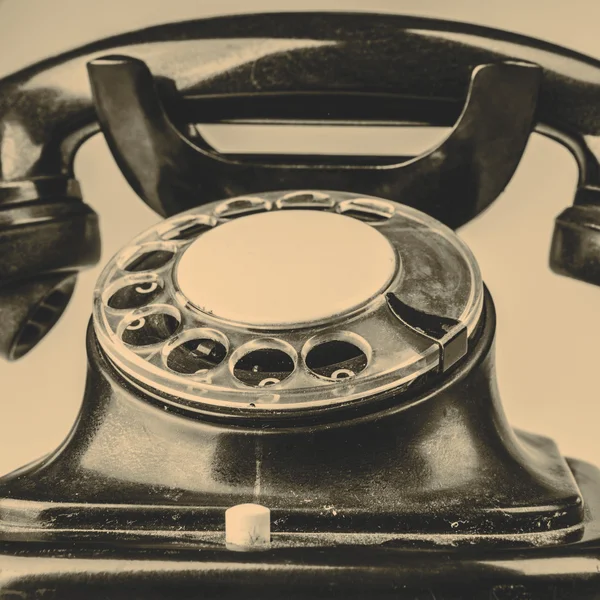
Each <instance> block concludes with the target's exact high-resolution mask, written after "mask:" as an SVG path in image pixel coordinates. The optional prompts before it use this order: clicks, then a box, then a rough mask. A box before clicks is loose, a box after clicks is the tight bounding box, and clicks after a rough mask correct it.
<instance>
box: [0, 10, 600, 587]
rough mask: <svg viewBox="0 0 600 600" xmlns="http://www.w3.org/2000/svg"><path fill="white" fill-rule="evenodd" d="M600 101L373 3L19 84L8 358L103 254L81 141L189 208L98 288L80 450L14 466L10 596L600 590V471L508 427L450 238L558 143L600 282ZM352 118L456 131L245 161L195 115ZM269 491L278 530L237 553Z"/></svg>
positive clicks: (157, 201)
mask: <svg viewBox="0 0 600 600" xmlns="http://www.w3.org/2000/svg"><path fill="white" fill-rule="evenodd" d="M209 60H210V61H211V62H210V64H211V68H210V69H202V68H201V66H202V65H203V64H204V63H206V62H208V61H209ZM215 65H216V66H215ZM599 88H600V63H597V62H596V61H594V60H592V59H590V58H587V57H585V56H582V55H579V54H577V53H574V52H571V51H568V50H565V49H562V48H559V47H556V46H552V45H550V44H546V43H542V42H539V41H536V40H532V39H529V38H525V37H522V36H517V35H513V34H507V33H504V32H500V31H494V30H490V29H485V28H480V27H475V26H469V25H463V24H460V23H450V22H443V21H433V20H427V19H415V18H409V17H400V16H391V15H385V16H383V15H376V14H360V15H359V14H351V13H347V14H346V13H298V14H254V15H243V16H232V17H223V18H216V19H206V20H198V21H190V22H182V23H177V24H170V25H164V26H160V27H154V28H150V29H146V30H142V31H138V32H133V33H130V34H125V35H120V36H116V37H113V38H110V39H107V40H104V41H101V42H97V43H94V44H91V45H89V46H86V47H84V48H81V49H79V50H75V51H71V52H68V53H66V54H64V55H61V56H58V57H56V58H53V59H49V60H47V61H44V62H42V63H39V64H38V65H34V66H33V67H30V68H27V69H24V70H23V71H20V72H18V73H16V74H13V75H11V76H9V77H6V78H5V79H3V80H2V81H0V121H1V122H2V125H3V127H2V129H1V131H2V138H1V139H0V148H2V149H3V150H2V151H1V153H0V177H1V181H0V209H1V211H0V216H1V218H2V228H1V229H0V246H2V253H1V255H2V257H3V259H2V261H0V283H1V286H0V309H1V311H2V316H3V323H4V325H3V328H2V329H1V330H0V353H1V354H2V355H3V356H4V357H5V358H7V359H8V360H16V359H20V358H21V357H23V356H25V355H26V354H27V352H28V351H29V350H30V349H31V348H32V347H34V346H35V345H36V344H37V343H38V342H39V341H40V340H41V339H42V338H43V337H45V335H46V334H47V333H48V332H49V331H50V329H51V328H52V326H53V325H54V324H55V323H56V322H57V320H58V319H59V318H60V316H61V314H62V311H63V310H64V308H65V307H66V305H67V303H68V302H69V298H70V296H71V294H72V293H73V289H74V286H75V282H76V279H77V276H78V273H79V272H80V271H81V270H83V269H85V268H87V267H89V266H91V265H93V264H95V263H96V262H97V261H98V259H99V253H100V239H99V233H98V223H97V218H96V215H95V213H94V211H93V210H92V209H91V208H90V207H89V206H88V205H87V204H85V203H84V201H83V200H82V196H81V189H80V187H79V184H78V182H77V181H76V179H75V177H74V174H73V160H74V156H75V154H76V152H77V150H78V149H79V147H80V146H81V144H82V143H83V142H84V141H85V140H87V139H88V138H89V137H90V136H92V135H94V134H95V133H97V132H99V131H101V132H102V134H103V135H104V136H105V138H106V140H107V143H108V145H109V148H110V150H111V152H112V153H113V156H114V158H115V161H116V163H117V164H118V166H119V168H120V169H121V171H122V172H123V174H124V176H125V178H126V179H127V181H128V183H129V184H130V185H131V187H132V188H133V190H134V191H135V192H136V193H137V195H138V196H139V197H140V198H141V199H142V200H143V201H144V202H145V203H146V204H147V205H148V206H149V207H150V208H151V209H152V210H154V211H155V212H156V213H158V214H159V215H161V216H163V217H165V218H166V220H165V221H164V222H160V223H159V224H158V225H155V226H154V227H152V228H150V229H148V230H147V231H145V232H141V233H140V235H139V236H138V237H136V238H135V239H134V240H133V241H132V242H131V243H130V244H128V245H127V247H125V248H124V249H123V250H122V251H120V252H119V253H117V255H116V256H115V257H113V258H112V259H111V260H110V261H109V263H108V264H107V266H106V267H105V269H104V271H103V272H102V275H101V276H100V278H99V280H98V283H97V286H96V291H95V294H94V303H93V304H94V307H93V317H92V319H91V321H90V326H89V328H88V334H87V355H88V379H87V386H86V391H85V397H84V401H83V405H82V409H81V413H80V415H79V417H78V420H77V423H76V424H75V426H74V428H73V430H72V432H71V434H70V435H69V437H68V438H67V440H65V442H64V444H63V445H62V446H61V447H60V448H59V449H57V450H56V452H54V453H52V454H51V455H49V456H47V457H44V458H42V459H40V460H39V461H36V462H35V463H33V464H31V465H28V466H26V467H23V468H22V469H19V470H18V471H16V472H14V473H12V474H10V475H8V476H6V477H4V478H3V479H2V480H0V544H1V546H0V552H1V553H2V554H1V555H0V560H1V561H2V562H1V563H0V564H3V565H7V566H5V567H3V568H4V572H5V573H6V575H4V573H2V571H0V573H2V577H4V578H5V580H4V581H3V580H2V579H0V584H1V585H3V586H4V589H5V590H6V594H21V595H24V596H25V597H28V596H31V597H35V594H36V593H38V591H39V590H40V589H44V590H45V592H44V593H46V594H47V595H48V597H65V596H69V595H71V596H75V595H77V594H81V593H83V590H85V594H86V596H88V597H102V595H103V594H104V595H106V593H110V594H111V597H112V596H114V597H132V593H136V594H138V595H140V597H142V596H144V597H147V596H148V594H149V593H152V594H154V595H155V596H156V597H169V596H170V595H172V594H173V593H174V591H175V590H176V591H177V594H178V595H179V596H182V597H195V595H197V593H198V592H199V591H201V592H202V595H203V596H204V597H212V596H215V597H216V596H221V597H222V596H228V595H230V596H232V597H233V596H234V595H236V596H237V595H239V593H240V590H244V591H245V593H258V592H260V593H261V594H262V595H272V596H275V595H278V596H280V595H282V593H285V595H287V596H290V597H298V598H300V597H314V596H315V595H319V594H320V595H322V596H327V595H329V596H335V595H340V596H345V597H348V596H350V597H353V595H356V596H361V597H364V596H365V595H369V596H372V597H392V596H393V597H415V595H417V596H418V595H419V594H421V595H422V596H423V597H442V598H443V597H457V596H461V595H468V597H482V598H499V597H508V598H510V597H515V598H518V597H526V596H524V595H526V594H538V595H540V596H542V597H544V594H545V595H546V596H548V595H549V597H552V594H554V596H555V597H556V595H557V594H562V595H563V596H562V597H579V598H583V597H590V598H591V597H595V596H596V595H597V593H598V591H599V589H600V581H599V577H598V568H597V567H598V564H599V560H600V557H599V546H600V525H599V519H600V516H599V513H600V474H599V473H598V470H597V469H596V468H595V467H593V466H591V465H589V464H587V463H584V462H582V461H578V460H575V459H565V458H564V457H563V456H561V454H560V453H559V451H558V449H557V447H556V445H555V444H554V443H553V442H552V441H551V440H549V439H547V438H544V437H542V436H538V435H533V434H528V433H524V432H520V431H514V430H513V429H512V428H511V427H510V426H509V424H508V423H507V421H506V418H505V416H504V414H503V411H502V408H501V403H500V398H499V394H498V391H497V386H496V382H495V375H494V356H493V343H494V331H495V314H494V306H493V301H492V298H491V295H490V294H489V292H488V291H487V289H486V288H485V285H484V283H483V281H482V279H481V275H480V273H479V270H478V266H477V262H476V260H475V258H474V257H473V255H472V253H471V252H470V250H469V249H468V248H467V247H466V245H465V244H464V243H463V242H462V241H461V240H460V239H459V238H458V237H457V236H456V235H455V234H454V232H453V230H454V229H456V228H457V227H460V226H461V225H463V224H465V223H467V222H469V221H470V220H472V219H473V218H475V217H477V216H478V215H479V214H481V213H482V212H484V211H485V209H486V208H487V207H488V206H490V204H491V203H492V202H493V201H494V200H495V199H496V198H497V197H498V195H500V194H501V192H502V191H503V189H504V188H505V186H506V185H507V184H508V182H509V181H510V179H511V177H512V175H513V174H514V171H515V169H516V168H517V165H518V164H519V160H520V158H521V156H522V153H523V151H524V149H525V145H526V144H527V141H528V139H529V136H530V134H531V133H532V132H533V131H536V132H538V133H541V134H543V135H545V136H547V137H549V138H551V139H553V140H555V141H557V142H559V143H561V144H562V145H564V146H566V147H567V148H568V149H569V150H570V151H571V152H572V154H573V156H574V157H575V159H576V161H577V164H578V167H579V175H580V177H579V182H578V186H577V190H576V194H575V200H574V204H573V205H572V206H571V207H569V208H566V209H565V210H564V212H563V213H561V214H560V215H559V216H558V217H557V220H556V227H555V233H554V236H553V239H552V246H551V253H550V264H551V266H552V268H553V270H555V271H556V272H557V273H560V274H562V275H567V276H570V277H573V278H575V279H578V280H581V281H585V282H587V283H590V284H594V285H599V284H600V242H599V239H600V238H599V235H600V234H599V233H598V232H599V230H600V204H599V194H600V188H599V182H598V176H599V173H600V165H599V164H598V155H597V152H598V147H599V146H598V145H597V139H596V138H597V136H598V132H599V130H600V113H599V110H600V109H598V107H597V103H596V102H595V100H596V98H597V97H598V93H599ZM332 121H333V122H338V123H340V122H343V123H348V124H356V125H359V124H364V123H381V122H385V123H390V124H399V123H406V122H409V123H413V124H416V125H418V124H421V125H422V124H426V125H429V126H439V127H451V128H452V129H451V131H450V133H449V134H448V136H447V137H446V138H445V139H444V140H443V141H442V142H441V143H439V144H438V145H437V146H435V147H434V148H433V149H431V150H430V151H428V152H425V153H423V154H422V155H420V156H417V157H404V156H400V157H373V156H369V157H365V156H358V157H349V156H336V157H323V156H319V155H315V156H306V155H296V156H294V155H286V156H279V155H253V156H241V155H232V154H228V155H225V154H222V153H219V152H218V151H216V150H215V149H214V148H213V147H212V146H211V145H210V144H209V143H208V142H207V141H206V140H205V139H204V137H203V136H202V134H201V132H200V131H199V130H198V129H197V128H196V127H195V126H194V124H195V123H223V122H225V123H227V122H235V123H273V122H275V123H276V122H280V123H281V122H286V123H290V122H293V123H298V124H301V123H315V122H317V123H325V122H332ZM299 248H300V249H301V251H298V249H299ZM236 249H238V251H237V252H236V251H235V250H236ZM242 249H247V250H248V252H242V251H241V250H242ZM48 343H51V342H50V341H49V342H48ZM24 360H26V359H24ZM246 504H251V505H252V506H256V505H261V506H263V508H264V507H266V508H267V509H269V514H270V516H269V517H268V528H269V529H270V534H269V535H268V541H265V540H263V539H262V537H261V536H258V535H256V536H254V538H253V537H252V535H250V534H249V538H248V540H249V541H247V546H246V547H243V548H237V550H240V549H241V550H242V551H238V552H236V551H234V550H233V549H232V547H231V544H228V543H227V533H226V531H225V512H226V511H227V510H228V509H231V508H236V507H239V506H243V505H246ZM261 514H264V513H261ZM258 538H261V539H260V543H258V542H257V539H258ZM263 542H264V543H263ZM133 590H135V592H133ZM3 593H4V592H3ZM94 594H96V596H94ZM427 594H429V596H428V595H427ZM569 594H571V596H569ZM9 597H10V596H9ZM418 597H420V596H418ZM558 597H561V596H560V595H559V596H558Z"/></svg>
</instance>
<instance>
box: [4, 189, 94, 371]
mask: <svg viewBox="0 0 600 600" xmlns="http://www.w3.org/2000/svg"><path fill="white" fill-rule="evenodd" d="M99 258H100V233H99V230H98V219H97V216H96V213H95V212H94V211H93V210H92V209H91V208H90V207H89V206H87V205H86V204H84V203H83V202H82V200H81V197H80V194H79V186H78V185H77V183H76V182H75V181H74V180H69V179H67V178H62V179H56V180H53V179H51V178H41V179H40V180H38V181H36V182H35V183H34V182H32V181H14V182H12V181H11V182H0V313H1V314H2V327H1V328H0V356H2V357H3V358H6V359H8V360H16V359H19V358H21V357H22V356H24V355H25V354H27V352H29V351H30V350H31V349H32V348H33V347H35V346H36V345H37V343H38V342H40V341H41V340H42V338H43V337H44V336H45V335H46V334H47V333H48V332H49V331H50V329H51V328H52V327H53V326H54V325H55V323H56V322H57V321H58V319H59V318H60V316H61V315H62V313H63V311H64V310H65V308H66V306H67V304H68V303H69V300H70V298H71V295H72V293H73V290H74V288H75V284H76V281H77V274H78V272H79V271H80V270H82V269H85V268H86V267H89V266H91V265H93V264H95V263H96V262H97V261H98V260H99Z"/></svg>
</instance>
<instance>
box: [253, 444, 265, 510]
mask: <svg viewBox="0 0 600 600" xmlns="http://www.w3.org/2000/svg"><path fill="white" fill-rule="evenodd" d="M254 457H255V463H256V473H255V476H254V501H255V502H256V503H257V504H258V499H259V498H260V486H261V474H262V459H263V447H262V443H261V441H260V439H257V440H256V442H255V443H254Z"/></svg>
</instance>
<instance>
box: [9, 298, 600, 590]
mask: <svg viewBox="0 0 600 600" xmlns="http://www.w3.org/2000/svg"><path fill="white" fill-rule="evenodd" d="M494 329H495V319H494V312H493V306H492V303H491V299H490V298H489V296H487V299H486V311H485V322H484V323H483V324H482V329H481V331H480V333H479V335H478V336H477V337H476V340H475V341H474V343H473V345H472V347H471V348H470V352H469V354H468V356H467V357H466V358H465V360H464V361H462V362H461V363H459V364H458V365H457V366H456V367H455V368H454V369H452V370H451V371H449V372H448V373H446V374H445V375H443V376H441V377H439V378H438V379H437V380H432V381H430V382H429V384H428V386H427V387H426V388H425V389H424V390H422V391H421V392H415V393H414V394H411V393H410V392H409V393H406V392H405V393H404V394H403V395H401V396H398V397H395V396H393V395H391V396H387V397H379V398H375V399H373V400H370V401H366V402H363V403H361V404H359V405H358V406H346V407H344V408H342V409H341V410H340V409H338V410H336V412H335V415H334V416H332V415H329V416H327V411H325V413H324V414H323V412H322V411H315V412H313V413H312V414H310V413H309V414H302V415H296V416H295V417H294V418H292V419H291V420H286V419H283V420H281V419H279V420H277V421H273V422H271V423H270V424H269V421H268V420H266V419H264V418H260V417H254V416H252V414H251V413H248V412H247V411H246V412H243V413H242V412H241V413H240V415H239V418H238V419H237V420H233V421H231V420H230V419H229V420H227V419H226V420H223V419H222V418H221V417H220V416H219V415H218V414H214V413H213V414H209V411H208V410H207V411H206V413H205V414H200V413H199V412H197V411H190V412H183V413H181V412H176V413H174V412H172V409H171V408H170V407H169V405H168V404H165V403H164V401H163V400H162V399H161V397H159V396H156V395H155V394H152V393H150V392H144V391H142V390H140V389H136V388H135V387H133V386H132V385H131V384H129V383H127V382H126V381H125V380H124V379H123V377H122V376H121V375H120V374H119V373H118V372H117V371H116V370H115V368H114V367H113V366H111V365H110V364H109V363H108V362H107V359H106V358H105V357H104V356H103V355H102V352H101V351H100V349H99V347H98V344H97V341H96V339H95V336H94V334H93V330H92V329H90V330H89V333H88V353H89V372H88V383H87V389H86V395H85V399H84V404H83V407H82V411H81V414H80V416H79V418H78V420H77V423H76V425H75V427H74V429H73V431H72V432H71V434H70V436H69V438H68V439H67V440H66V442H65V443H64V444H63V446H62V447H61V448H59V449H58V450H57V451H56V452H55V453H54V454H53V455H51V456H48V457H46V458H44V459H42V460H41V461H39V462H38V463H36V464H33V465H30V466H28V467H24V468H23V469H21V470H19V471H17V472H15V473H14V474H13V475H11V476H9V477H7V478H4V479H3V480H2V482H1V483H0V497H1V499H0V514H1V515H2V519H1V521H0V539H1V540H2V542H1V544H0V552H3V553H4V555H3V556H2V555H1V554H0V556H2V560H3V561H7V562H3V563H2V564H6V565H8V566H9V568H10V572H11V573H12V574H13V575H12V577H13V582H12V583H11V585H10V586H7V587H8V589H14V590H22V591H23V590H27V589H31V587H32V586H33V585H34V584H35V583H36V582H37V584H38V585H39V584H40V581H41V582H43V585H44V586H46V587H49V588H50V589H55V590H64V591H65V593H67V592H68V593H70V594H74V593H77V591H78V590H80V589H81V588H80V586H81V585H82V582H83V581H84V580H85V581H88V582H89V581H90V580H91V581H93V582H94V583H95V585H96V586H97V587H95V588H94V589H90V592H89V593H96V591H97V589H98V588H99V589H104V590H105V591H106V590H110V593H111V597H117V598H119V597H125V595H126V594H127V593H130V589H131V586H134V585H136V586H137V585H141V586H142V588H141V589H144V586H147V585H149V584H150V583H152V585H153V586H158V589H159V590H160V589H162V590H163V591H155V594H156V595H155V597H157V598H162V597H169V595H168V594H167V592H166V590H168V593H169V594H173V593H175V592H176V591H177V592H179V591H182V593H185V589H186V586H187V584H188V582H189V580H188V579H187V577H184V576H183V571H186V572H190V573H192V572H193V573H194V575H193V576H192V581H194V582H195V584H196V585H201V586H202V587H201V589H202V593H203V596H206V595H207V596H208V597H210V594H211V593H213V591H212V590H214V589H215V586H217V585H223V582H224V581H225V580H227V581H228V582H229V583H228V585H226V586H225V588H226V590H227V592H226V593H227V594H233V593H238V594H239V593H241V591H242V590H243V589H252V586H253V585H255V584H256V582H257V581H259V580H260V581H261V585H262V586H264V587H263V595H265V596H266V597H274V596H275V595H277V594H280V593H281V592H282V589H283V588H282V586H287V587H288V591H289V593H287V594H286V596H287V595H290V596H291V597H314V596H312V595H311V594H313V593H317V592H319V590H320V592H319V593H325V592H326V591H327V592H328V593H332V592H340V593H341V591H342V590H347V588H346V587H345V584H344V583H342V582H343V581H345V582H346V583H348V581H354V582H355V584H354V585H358V582H360V591H361V593H362V594H363V597H364V594H367V593H368V594H369V595H370V596H369V597H384V598H387V597H389V596H387V595H386V594H390V593H392V592H393V591H395V592H396V593H398V594H400V592H401V591H402V590H404V592H403V593H408V592H409V591H411V593H412V592H415V591H419V590H422V589H423V588H424V589H427V590H436V589H438V588H439V590H440V597H446V596H444V595H443V594H444V593H448V591H449V590H452V589H453V588H456V589H458V590H462V591H461V593H465V585H466V584H467V582H466V581H465V580H464V578H465V577H467V576H468V577H469V578H473V579H475V581H471V580H469V582H468V590H469V594H470V595H469V596H468V597H477V596H475V595H473V594H475V593H478V590H479V589H480V588H481V589H482V590H487V592H486V593H491V590H492V589H494V588H497V590H501V589H502V586H504V587H505V588H506V586H508V587H509V588H511V586H513V587H514V586H517V587H516V588H514V589H517V590H518V586H522V587H524V588H525V589H536V586H542V587H544V589H546V588H548V589H550V588H552V589H553V586H555V585H557V584H560V585H564V584H565V582H566V583H567V584H568V587H570V588H571V589H573V587H574V586H576V589H578V590H579V591H581V593H583V592H584V591H585V589H586V586H590V585H591V584H594V585H596V584H597V578H598V571H597V565H598V564H600V559H598V550H599V549H600V526H599V523H600V521H599V519H600V513H599V512H598V504H599V503H600V494H598V491H599V490H600V477H599V474H598V471H597V470H595V469H594V468H593V467H591V466H589V465H585V464H583V463H576V462H575V463H573V462H566V461H565V460H564V459H563V458H561V457H560V455H559V453H558V452H557V450H556V447H555V446H554V444H553V443H552V442H551V441H550V440H548V439H547V438H543V437H540V436H537V435H531V434H526V433H523V432H517V433H516V434H515V433H513V431H512V430H511V428H510V427H509V426H508V424H507V423H506V420H505V417H504V415H503V412H502V409H501V406H500V403H499V399H498V393H497V389H496V384H495V378H494V359H493V339H494ZM167 409H168V410H167ZM247 501H254V502H261V503H263V504H265V505H267V506H269V507H270V508H271V514H272V531H273V539H272V546H271V549H270V550H268V551H266V552H259V553H256V552H255V553H250V554H246V555H242V556H240V555H239V554H238V553H235V552H231V551H227V550H226V549H225V548H224V538H223V527H224V511H225V509H226V508H228V507H229V506H231V505H233V504H237V503H241V502H247ZM584 506H585V511H584ZM72 544H75V545H72ZM107 544H108V546H107ZM41 548H45V552H46V553H49V556H51V557H52V558H46V559H44V558H42V556H41V555H40V551H41ZM126 548H127V549H126ZM141 548H146V549H147V550H145V551H144V550H142V549H141ZM192 549H194V551H193V553H190V550H192ZM67 557H69V558H68V560H66V558H67ZM140 561H141V562H140ZM376 564H377V565H379V566H378V568H377V569H376V570H375V571H372V572H371V575H368V573H369V571H370V570H371V569H373V568H374V565H376ZM233 565H236V567H235V568H233V570H232V567H233ZM125 566H126V567H127V568H126V569H124V567H125ZM240 569H242V571H240ZM557 569H561V571H560V574H561V578H560V580H559V581H558V582H557V581H556V577H555V576H554V575H553V573H554V572H555V570H557ZM242 572H243V573H244V575H243V576H242ZM60 573H63V574H64V573H66V574H68V575H67V576H66V577H64V576H63V575H60ZM82 578H85V579H82ZM253 578H255V579H253ZM338 578H339V579H338ZM163 585H164V586H165V587H164V588H162V586H163ZM247 585H249V586H250V588H245V586H247ZM323 586H324V587H323ZM440 586H441V587H440ZM338 588H339V589H338ZM514 589H513V591H514ZM590 589H591V588H590ZM24 593H25V592H24ZM436 593H437V592H436ZM294 594H295V596H294ZM26 597H27V596H26ZM91 597H93V596H91ZM133 597H135V596H133ZM184 597H185V596H184ZM398 597H400V598H402V597H404V596H402V595H401V594H400V595H399V596H398ZM436 597H437V596H436ZM482 597H485V596H482ZM508 597H519V596H508ZM580 597H582V596H580Z"/></svg>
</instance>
